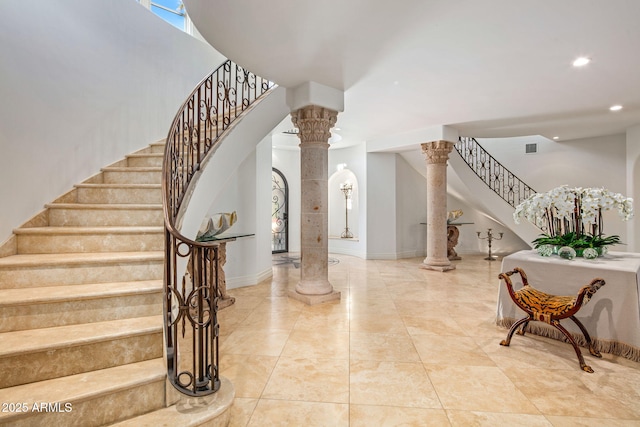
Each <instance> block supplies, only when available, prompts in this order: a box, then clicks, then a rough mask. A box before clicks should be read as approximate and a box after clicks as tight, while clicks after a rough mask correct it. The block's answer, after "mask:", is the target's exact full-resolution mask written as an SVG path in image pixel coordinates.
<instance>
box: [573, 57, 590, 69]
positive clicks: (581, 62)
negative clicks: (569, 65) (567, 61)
mask: <svg viewBox="0 0 640 427" xmlns="http://www.w3.org/2000/svg"><path fill="white" fill-rule="evenodd" d="M589 62H591V59H590V58H587V57H586V56H581V57H580V58H577V59H576V60H575V61H573V66H574V67H584V66H585V65H587V64H588V63H589Z"/></svg>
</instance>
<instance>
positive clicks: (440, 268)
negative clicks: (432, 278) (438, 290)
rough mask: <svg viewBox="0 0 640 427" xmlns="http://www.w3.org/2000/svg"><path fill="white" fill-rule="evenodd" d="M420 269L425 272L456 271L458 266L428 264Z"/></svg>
mask: <svg viewBox="0 0 640 427" xmlns="http://www.w3.org/2000/svg"><path fill="white" fill-rule="evenodd" d="M420 268H422V269H423V270H435V271H449V270H455V269H456V266H455V265H427V264H422V265H421V266H420Z"/></svg>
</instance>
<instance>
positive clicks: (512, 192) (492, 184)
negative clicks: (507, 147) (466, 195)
mask: <svg viewBox="0 0 640 427" xmlns="http://www.w3.org/2000/svg"><path fill="white" fill-rule="evenodd" d="M455 148H456V151H457V152H458V153H460V156H461V157H462V159H463V160H464V161H465V163H466V164H467V165H469V167H470V168H471V170H472V171H473V172H474V173H475V174H476V175H477V176H478V178H480V179H481V180H482V182H484V183H485V184H487V186H488V187H489V188H491V189H492V190H493V191H494V192H495V193H496V194H497V195H498V196H500V197H501V198H502V200H504V201H505V202H507V203H509V204H510V205H511V206H513V207H514V208H515V207H516V206H518V205H519V204H520V203H521V202H522V201H524V200H525V199H526V198H527V197H529V196H531V195H532V194H534V193H535V190H534V189H533V188H531V187H529V186H528V185H527V184H525V183H524V182H523V181H522V180H521V179H520V178H518V177H517V176H516V175H514V174H513V173H511V171H509V169H507V168H505V167H504V166H503V165H502V164H501V163H500V162H499V161H497V160H496V159H495V158H494V157H493V156H492V155H491V154H489V153H488V152H487V151H486V150H485V149H484V148H482V146H481V145H480V144H478V141H476V139H475V138H467V137H460V138H459V139H458V142H457V143H456V145H455Z"/></svg>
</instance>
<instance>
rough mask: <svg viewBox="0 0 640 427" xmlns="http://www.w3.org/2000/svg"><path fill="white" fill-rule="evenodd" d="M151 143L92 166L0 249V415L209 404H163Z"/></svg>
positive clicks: (124, 412)
mask: <svg viewBox="0 0 640 427" xmlns="http://www.w3.org/2000/svg"><path fill="white" fill-rule="evenodd" d="M163 153H164V142H159V143H154V144H151V145H150V146H149V147H147V148H145V149H143V150H141V151H139V152H136V153H134V154H131V155H129V156H127V157H126V158H125V159H123V160H121V161H119V162H117V163H115V164H113V165H111V166H109V167H106V168H104V169H102V171H101V172H100V173H99V174H97V175H95V176H93V177H91V178H90V179H88V180H86V181H85V182H83V183H81V184H78V185H76V186H75V188H74V189H73V190H71V191H70V192H68V193H67V194H65V195H64V196H62V197H60V198H59V199H58V200H56V201H55V202H53V203H51V204H48V205H46V209H45V210H44V211H43V212H42V213H40V214H39V215H37V216H36V217H35V218H33V219H32V220H31V221H29V222H28V223H27V224H25V225H24V226H22V227H20V228H19V229H17V230H15V231H14V236H13V237H12V238H11V239H10V240H9V242H8V243H7V244H5V247H4V248H2V249H1V250H0V253H3V254H7V256H5V257H2V258H0V343H2V346H0V372H2V376H0V402H1V403H2V405H3V407H2V408H0V425H11V426H27V425H28V426H33V425H43V426H53V425H55V426H64V425H78V426H98V425H107V424H113V423H119V422H124V423H125V424H126V423H129V424H128V425H136V426H142V425H158V420H157V417H158V416H159V415H158V414H162V418H167V417H178V419H177V420H175V421H174V422H175V424H176V425H200V424H201V423H202V422H203V417H204V418H205V419H206V418H207V416H208V415H211V414H206V413H204V414H203V413H199V414H196V415H194V414H192V413H189V411H186V412H185V411H184V408H182V409H183V410H181V411H179V410H177V409H175V405H174V409H173V410H172V408H171V407H170V408H166V407H167V406H169V405H170V404H171V403H174V402H175V401H176V400H177V399H176V398H175V397H173V398H171V397H168V396H175V392H173V391H172V390H170V389H172V387H171V386H168V387H167V381H166V378H167V370H166V364H165V361H164V358H163V347H164V343H163V335H162V334H163V332H162V331H163V320H162V302H163V284H162V276H163V263H164V252H163V237H164V227H163V213H162V193H161V174H162V168H161V165H162V159H163ZM170 393H173V395H172V394H170ZM216 398H224V396H216ZM154 411H160V412H154ZM200 412H202V411H200ZM143 414H147V415H143ZM138 416H142V417H141V418H136V417H138ZM127 420H128V421H127Z"/></svg>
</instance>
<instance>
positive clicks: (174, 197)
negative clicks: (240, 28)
mask: <svg viewBox="0 0 640 427" xmlns="http://www.w3.org/2000/svg"><path fill="white" fill-rule="evenodd" d="M273 87H274V85H273V84H272V83H271V82H269V81H267V80H265V79H262V78H261V77H258V76H256V75H255V74H253V73H250V72H249V71H247V70H245V69H244V68H242V67H240V66H239V65H236V64H234V63H232V62H231V61H226V62H225V63H223V64H222V65H221V66H220V67H219V68H218V69H216V70H215V71H214V72H213V73H211V74H210V75H209V76H208V77H206V78H205V79H204V80H203V81H202V82H201V83H200V84H199V85H198V86H197V87H196V89H195V90H194V91H193V92H192V93H191V95H189V97H188V98H187V100H186V101H185V102H184V104H183V105H182V107H181V108H180V109H179V110H178V113H177V115H176V117H175V119H174V120H173V123H172V125H171V129H170V130H169V135H168V136H167V143H166V148H165V155H164V163H163V182H162V192H163V208H164V222H165V272H164V282H165V283H164V285H165V297H164V317H165V319H164V324H165V336H166V349H167V369H168V377H169V381H171V383H172V384H173V385H174V386H175V387H176V388H177V389H178V390H179V391H181V392H182V393H184V394H187V395H190V396H204V395H208V394H211V393H214V392H216V391H217V390H218V389H219V387H220V376H219V372H218V335H219V325H218V321H217V310H218V307H217V303H218V298H219V297H220V291H219V289H218V275H219V263H218V245H219V244H220V241H218V242H197V241H195V240H192V239H189V238H187V237H185V236H183V235H182V234H181V232H180V229H179V228H180V226H179V224H178V223H179V221H180V219H179V218H180V215H181V214H182V210H181V209H183V206H182V204H183V202H185V195H186V194H187V193H189V186H190V185H191V184H193V181H192V178H193V176H194V175H195V174H196V172H198V171H199V170H200V167H201V164H202V162H203V161H204V160H205V158H206V157H207V155H213V151H215V149H216V148H217V147H218V145H219V144H220V143H221V142H222V139H223V137H224V135H225V134H226V133H227V132H228V131H229V130H230V127H231V125H232V124H233V123H234V121H235V120H237V119H238V118H240V117H241V116H242V115H243V113H246V112H247V111H248V109H249V108H250V107H251V106H252V105H254V103H255V101H257V100H259V99H261V98H262V97H263V96H264V95H265V94H266V93H267V92H269V90H270V89H271V88H273Z"/></svg>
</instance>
